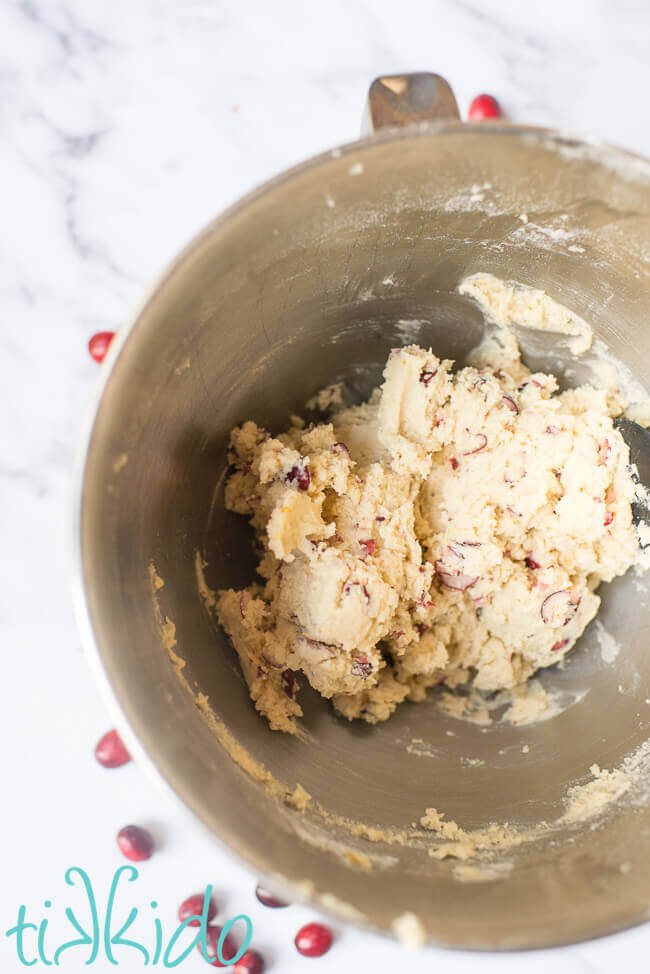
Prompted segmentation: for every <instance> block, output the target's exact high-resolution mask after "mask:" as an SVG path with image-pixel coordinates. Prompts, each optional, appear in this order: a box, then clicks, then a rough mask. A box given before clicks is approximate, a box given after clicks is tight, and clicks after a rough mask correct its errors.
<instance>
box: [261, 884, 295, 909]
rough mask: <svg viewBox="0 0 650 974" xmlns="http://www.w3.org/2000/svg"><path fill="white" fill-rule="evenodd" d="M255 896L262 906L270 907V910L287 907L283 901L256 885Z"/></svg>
mask: <svg viewBox="0 0 650 974" xmlns="http://www.w3.org/2000/svg"><path fill="white" fill-rule="evenodd" d="M255 896H256V897H257V898H258V900H259V901H260V903H262V904H263V905H264V906H270V907H271V909H272V910H279V909H280V908H281V907H285V906H289V904H288V903H285V902H284V900H280V899H278V897H277V896H274V895H273V893H271V891H270V890H268V889H266V888H265V887H264V886H260V884H259V883H258V884H257V886H256V887H255Z"/></svg>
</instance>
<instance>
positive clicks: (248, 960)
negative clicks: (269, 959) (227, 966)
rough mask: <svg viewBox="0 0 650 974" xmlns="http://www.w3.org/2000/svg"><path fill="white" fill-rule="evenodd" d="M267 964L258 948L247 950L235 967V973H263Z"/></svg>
mask: <svg viewBox="0 0 650 974" xmlns="http://www.w3.org/2000/svg"><path fill="white" fill-rule="evenodd" d="M265 966H266V965H265V963H264V958H263V957H262V955H261V954H258V952H257V951H256V950H247V951H246V953H245V954H242V955H241V957H240V958H239V960H238V961H237V963H236V964H235V966H234V967H233V974H263V971H264V968H265Z"/></svg>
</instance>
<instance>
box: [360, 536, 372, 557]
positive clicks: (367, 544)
mask: <svg viewBox="0 0 650 974" xmlns="http://www.w3.org/2000/svg"><path fill="white" fill-rule="evenodd" d="M359 544H360V545H361V547H362V548H363V550H364V551H365V553H366V554H367V555H369V556H370V557H371V558H372V556H373V555H374V553H375V539H374V538H369V539H368V540H367V541H360V542H359Z"/></svg>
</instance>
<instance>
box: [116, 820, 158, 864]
mask: <svg viewBox="0 0 650 974" xmlns="http://www.w3.org/2000/svg"><path fill="white" fill-rule="evenodd" d="M117 844H118V846H119V847H120V852H121V853H122V855H123V856H126V858H127V859H132V860H133V862H142V861H143V860H144V859H151V857H152V855H153V851H154V848H155V843H154V841H153V836H152V835H151V833H150V832H147V830H146V829H142V828H140V826H139V825H125V826H124V828H123V829H120V831H119V832H118V833H117Z"/></svg>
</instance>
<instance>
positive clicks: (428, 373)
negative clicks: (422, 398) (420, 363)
mask: <svg viewBox="0 0 650 974" xmlns="http://www.w3.org/2000/svg"><path fill="white" fill-rule="evenodd" d="M437 374H438V370H437V369H422V371H421V372H420V382H423V383H424V385H425V386H428V385H429V383H430V382H431V380H432V379H433V377H434V376H435V375H437Z"/></svg>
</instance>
